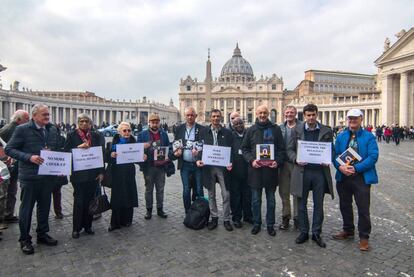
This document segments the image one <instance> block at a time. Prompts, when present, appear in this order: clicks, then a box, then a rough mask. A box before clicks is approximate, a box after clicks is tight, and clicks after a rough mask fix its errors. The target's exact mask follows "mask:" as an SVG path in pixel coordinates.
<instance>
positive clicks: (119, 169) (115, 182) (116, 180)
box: [108, 122, 145, 232]
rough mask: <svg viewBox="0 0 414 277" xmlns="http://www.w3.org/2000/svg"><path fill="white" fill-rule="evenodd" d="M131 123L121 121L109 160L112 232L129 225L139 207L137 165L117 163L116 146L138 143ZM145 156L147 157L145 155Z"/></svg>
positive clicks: (110, 228)
mask: <svg viewBox="0 0 414 277" xmlns="http://www.w3.org/2000/svg"><path fill="white" fill-rule="evenodd" d="M131 132H132V130H131V125H130V124H129V123H127V122H121V123H120V124H119V126H118V134H116V135H115V136H114V138H113V141H112V146H111V151H110V156H111V158H110V159H109V162H110V163H111V166H112V168H111V173H112V192H111V207H112V216H111V224H110V226H109V228H108V231H109V232H111V231H113V230H115V229H119V228H121V226H124V227H129V226H131V224H132V218H133V217H134V207H138V194H137V183H136V180H135V165H134V164H133V163H128V164H116V156H117V153H116V146H117V145H119V144H126V143H136V139H135V138H134V137H133V136H132V135H131ZM144 158H145V157H144Z"/></svg>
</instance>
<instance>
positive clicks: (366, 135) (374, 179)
mask: <svg viewBox="0 0 414 277" xmlns="http://www.w3.org/2000/svg"><path fill="white" fill-rule="evenodd" d="M347 118H348V129H347V130H344V131H343V132H341V133H340V134H339V135H338V137H337V138H336V141H335V156H336V157H335V160H334V165H335V168H336V169H337V172H336V176H335V178H336V189H337V191H338V195H339V208H340V210H341V214H342V218H343V230H342V231H341V232H339V233H338V234H336V235H334V236H333V238H334V239H337V240H346V239H352V238H353V237H354V232H355V226H354V216H353V209H352V196H353V197H354V198H355V202H356V205H357V207H358V232H359V238H360V242H359V249H360V250H361V251H367V250H368V249H369V244H368V239H369V235H370V233H371V220H370V215H369V206H370V189H371V185H372V184H376V183H378V176H377V171H376V169H375V164H376V162H377V160H378V145H377V141H376V140H375V137H374V135H373V134H372V133H370V132H368V131H366V130H364V129H363V128H362V126H361V124H362V118H363V113H362V112H361V110H358V109H351V110H349V111H348V113H347ZM349 148H352V149H353V150H354V151H355V152H356V153H358V155H359V156H360V158H361V159H360V160H359V161H358V160H356V161H355V162H354V163H353V162H350V163H349V162H348V163H345V164H343V165H341V164H340V163H339V162H338V161H337V160H336V158H337V157H338V156H339V155H341V154H342V153H344V152H345V151H346V150H347V149H349Z"/></svg>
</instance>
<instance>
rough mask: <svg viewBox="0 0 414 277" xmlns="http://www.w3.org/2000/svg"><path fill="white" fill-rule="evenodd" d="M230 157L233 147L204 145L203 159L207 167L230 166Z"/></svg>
mask: <svg viewBox="0 0 414 277" xmlns="http://www.w3.org/2000/svg"><path fill="white" fill-rule="evenodd" d="M230 155H231V147H225V146H215V145H208V144H204V145H203V154H202V157H201V159H202V161H203V163H204V164H205V165H215V166H228V165H229V164H230Z"/></svg>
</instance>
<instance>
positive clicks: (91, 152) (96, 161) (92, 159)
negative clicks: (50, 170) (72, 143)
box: [72, 146, 104, 171]
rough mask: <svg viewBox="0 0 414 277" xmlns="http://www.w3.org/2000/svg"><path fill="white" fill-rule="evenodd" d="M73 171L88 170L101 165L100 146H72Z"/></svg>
mask: <svg viewBox="0 0 414 277" xmlns="http://www.w3.org/2000/svg"><path fill="white" fill-rule="evenodd" d="M72 154H73V171H81V170H88V169H94V168H100V167H103V166H104V164H103V155H102V147H100V146H95V147H90V148H87V149H83V148H74V149H72Z"/></svg>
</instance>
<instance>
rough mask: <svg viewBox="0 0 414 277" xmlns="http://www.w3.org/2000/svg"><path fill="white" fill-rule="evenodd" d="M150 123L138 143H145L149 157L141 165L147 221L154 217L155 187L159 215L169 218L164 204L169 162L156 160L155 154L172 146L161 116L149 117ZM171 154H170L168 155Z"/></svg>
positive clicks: (139, 135) (140, 134) (152, 115)
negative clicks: (161, 124)
mask: <svg viewBox="0 0 414 277" xmlns="http://www.w3.org/2000/svg"><path fill="white" fill-rule="evenodd" d="M148 123H149V128H148V130H145V131H142V132H141V133H139V134H138V139H137V141H138V142H140V143H145V154H146V155H147V159H146V161H145V162H142V163H139V166H140V170H141V171H142V172H143V173H144V180H145V205H146V207H147V213H146V214H145V219H147V220H148V219H151V217H152V206H153V198H154V186H155V191H156V193H155V194H156V199H157V215H158V216H159V217H161V218H167V214H166V213H165V212H164V209H163V204H164V187H165V174H166V165H167V162H168V161H167V160H155V158H154V152H155V151H160V150H159V149H161V148H160V147H168V146H169V145H170V141H169V139H168V134H167V133H166V132H165V131H164V130H163V129H162V128H160V117H159V115H158V114H151V115H150V116H149V119H148ZM164 154H167V153H164ZM169 154H170V153H168V154H167V155H169ZM164 156H165V155H164ZM164 156H163V157H164Z"/></svg>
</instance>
